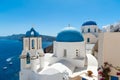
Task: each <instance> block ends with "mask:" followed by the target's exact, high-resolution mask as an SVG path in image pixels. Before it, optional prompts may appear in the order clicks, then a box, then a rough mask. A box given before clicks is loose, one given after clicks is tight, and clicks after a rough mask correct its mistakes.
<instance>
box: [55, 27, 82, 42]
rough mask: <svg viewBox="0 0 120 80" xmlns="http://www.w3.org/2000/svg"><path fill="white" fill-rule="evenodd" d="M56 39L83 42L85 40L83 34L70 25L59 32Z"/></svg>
mask: <svg viewBox="0 0 120 80" xmlns="http://www.w3.org/2000/svg"><path fill="white" fill-rule="evenodd" d="M56 41H58V42H82V41H84V38H83V36H82V34H81V33H80V32H79V31H77V30H76V29H73V28H72V27H68V28H66V29H64V30H63V31H61V32H60V33H58V35H57V37H56Z"/></svg>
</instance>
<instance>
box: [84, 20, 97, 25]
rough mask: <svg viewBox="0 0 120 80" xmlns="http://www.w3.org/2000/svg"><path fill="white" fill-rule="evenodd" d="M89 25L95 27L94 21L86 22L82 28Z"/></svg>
mask: <svg viewBox="0 0 120 80" xmlns="http://www.w3.org/2000/svg"><path fill="white" fill-rule="evenodd" d="M89 25H97V24H96V22H94V21H87V22H85V23H83V24H82V26H89Z"/></svg>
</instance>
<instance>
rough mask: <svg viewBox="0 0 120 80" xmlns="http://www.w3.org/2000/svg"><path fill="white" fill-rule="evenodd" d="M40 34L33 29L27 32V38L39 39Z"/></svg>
mask: <svg viewBox="0 0 120 80" xmlns="http://www.w3.org/2000/svg"><path fill="white" fill-rule="evenodd" d="M39 36H40V35H39V33H38V32H36V31H35V29H34V28H31V29H30V31H27V32H26V37H39Z"/></svg>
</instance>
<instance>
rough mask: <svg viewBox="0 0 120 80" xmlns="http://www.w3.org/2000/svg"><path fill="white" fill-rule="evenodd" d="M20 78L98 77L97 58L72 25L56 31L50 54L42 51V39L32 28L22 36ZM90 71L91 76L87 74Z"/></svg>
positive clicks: (84, 79) (75, 79)
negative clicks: (88, 51)
mask: <svg viewBox="0 0 120 80" xmlns="http://www.w3.org/2000/svg"><path fill="white" fill-rule="evenodd" d="M20 64H21V66H20V67H21V69H20V80H97V77H98V75H97V68H98V67H97V66H98V63H97V60H96V59H95V57H94V56H92V55H91V54H89V53H87V52H86V45H85V41H84V37H83V35H82V34H81V33H80V31H78V30H77V29H75V28H73V27H66V28H65V29H63V30H62V31H61V32H59V33H58V35H57V37H56V41H54V42H53V53H44V51H43V49H42V38H41V37H40V35H39V33H38V32H36V31H35V29H34V28H31V30H30V31H27V32H26V36H25V37H24V38H23V51H22V54H21V63H20ZM88 71H91V72H92V73H93V74H92V76H88Z"/></svg>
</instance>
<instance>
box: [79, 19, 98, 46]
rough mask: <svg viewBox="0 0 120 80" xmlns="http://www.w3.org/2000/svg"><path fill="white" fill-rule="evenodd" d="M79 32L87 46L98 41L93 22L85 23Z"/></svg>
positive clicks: (96, 29) (95, 26) (95, 25)
mask: <svg viewBox="0 0 120 80" xmlns="http://www.w3.org/2000/svg"><path fill="white" fill-rule="evenodd" d="M81 31H82V34H83V36H84V39H85V42H86V43H87V44H95V43H96V42H97V39H98V33H99V29H98V26H97V24H96V22H94V21H87V22H85V23H83V24H82V26H81Z"/></svg>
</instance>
